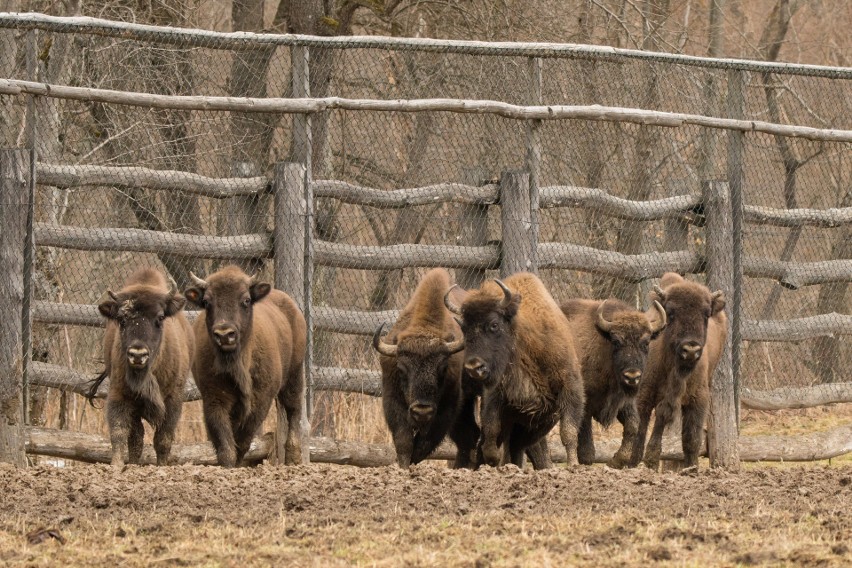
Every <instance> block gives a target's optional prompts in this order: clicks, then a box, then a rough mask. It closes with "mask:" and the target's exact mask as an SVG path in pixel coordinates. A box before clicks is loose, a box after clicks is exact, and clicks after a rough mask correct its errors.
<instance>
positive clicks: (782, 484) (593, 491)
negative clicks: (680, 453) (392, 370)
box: [0, 462, 852, 567]
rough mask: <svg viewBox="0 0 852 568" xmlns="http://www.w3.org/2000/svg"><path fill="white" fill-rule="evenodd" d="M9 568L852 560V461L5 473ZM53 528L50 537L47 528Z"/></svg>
mask: <svg viewBox="0 0 852 568" xmlns="http://www.w3.org/2000/svg"><path fill="white" fill-rule="evenodd" d="M0 488H2V494H0V564H2V565H12V566H16V565H21V566H23V565H27V566H29V565H60V564H61V565H87V566H95V565H101V566H107V565H108V566H115V565H125V566H142V565H146V566H148V565H155V566H168V565H193V566H195V565H211V566H219V565H223V566H255V565H260V566H263V565H270V564H276V565H280V566H289V565H296V566H328V565H352V564H356V565H368V566H371V565H376V566H398V565H404V566H435V565H452V566H476V567H480V566H548V565H556V564H557V563H559V564H568V565H588V566H619V565H636V564H649V563H650V564H658V563H662V564H670V565H688V566H691V565H694V566H699V565H701V566H704V565H708V564H715V565H757V564H770V565H779V564H780V565H787V564H789V565H800V566H801V565H814V566H816V565H819V566H829V565H844V564H845V565H850V564H852V515H850V510H852V465H850V464H849V463H848V462H845V463H842V464H839V465H838V464H835V465H832V466H826V465H819V466H813V465H811V466H795V467H769V466H766V467H761V466H758V467H752V468H749V469H748V470H746V471H744V472H742V473H739V474H726V473H722V472H716V471H709V470H707V469H706V467H705V468H704V469H703V470H702V471H700V472H699V473H698V474H695V475H680V474H676V473H654V472H651V471H649V470H647V469H644V468H641V469H637V470H627V471H615V470H610V469H608V468H604V467H591V468H587V467H582V468H577V469H574V470H568V469H566V468H565V467H556V468H554V469H551V470H547V471H543V472H532V471H527V470H524V471H521V470H519V469H517V468H516V467H514V466H509V467H505V468H499V469H492V468H483V469H482V470H480V471H476V472H472V471H454V470H449V469H446V468H445V467H443V465H442V464H440V463H436V462H430V463H426V464H421V465H418V466H415V467H412V468H411V470H409V471H402V470H400V469H398V468H397V467H395V466H394V467H385V468H372V469H358V468H354V467H348V466H333V465H318V464H313V465H309V466H299V467H291V468H283V467H272V466H259V467H256V468H250V469H249V468H243V469H236V470H223V469H220V468H218V467H200V466H184V467H164V468H157V467H153V466H149V467H138V466H130V467H127V468H126V469H125V470H124V471H121V472H115V471H113V470H112V469H111V468H110V467H109V466H103V465H82V464H80V465H75V466H73V467H65V468H54V467H51V466H36V467H32V468H29V469H25V470H19V469H15V468H13V467H10V466H2V465H0ZM39 531H41V532H39Z"/></svg>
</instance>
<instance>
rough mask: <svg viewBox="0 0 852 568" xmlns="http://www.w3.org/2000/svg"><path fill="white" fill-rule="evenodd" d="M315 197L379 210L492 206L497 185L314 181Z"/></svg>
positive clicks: (495, 197)
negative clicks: (445, 205)
mask: <svg viewBox="0 0 852 568" xmlns="http://www.w3.org/2000/svg"><path fill="white" fill-rule="evenodd" d="M311 188H312V189H313V191H314V197H333V198H334V199H337V200H338V201H341V202H343V203H350V204H352V205H368V206H370V207H376V208H379V209H403V208H405V207H414V206H418V205H433V204H436V203H466V204H472V205H490V204H493V203H496V202H497V198H498V189H497V184H493V183H492V184H487V185H483V186H476V185H474V184H466V183H453V182H447V183H439V184H435V185H427V186H424V187H413V188H406V189H395V190H392V191H385V190H382V189H373V188H371V187H362V186H359V185H355V184H352V183H348V182H345V181H337V180H314V181H313V182H312V184H311Z"/></svg>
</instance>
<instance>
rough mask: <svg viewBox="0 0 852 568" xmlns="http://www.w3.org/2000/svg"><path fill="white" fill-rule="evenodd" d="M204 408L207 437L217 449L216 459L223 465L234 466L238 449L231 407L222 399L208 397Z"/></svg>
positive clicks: (204, 402)
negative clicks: (235, 441) (232, 424)
mask: <svg viewBox="0 0 852 568" xmlns="http://www.w3.org/2000/svg"><path fill="white" fill-rule="evenodd" d="M203 409H204V426H205V427H206V428H207V437H208V438H210V442H211V443H212V444H213V447H214V448H215V449H216V461H218V462H219V465H221V466H222V467H234V466H235V465H236V463H237V450H236V447H235V443H234V431H233V428H232V426H231V416H230V414H231V413H230V410H229V408H228V407H227V406H226V405H225V404H224V403H223V401H221V400H216V399H213V400H211V399H208V400H204V401H203Z"/></svg>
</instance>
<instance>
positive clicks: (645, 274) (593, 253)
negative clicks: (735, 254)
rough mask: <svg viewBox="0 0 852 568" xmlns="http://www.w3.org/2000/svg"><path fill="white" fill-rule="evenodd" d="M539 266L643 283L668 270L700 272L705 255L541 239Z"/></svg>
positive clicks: (683, 251)
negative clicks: (623, 250)
mask: <svg viewBox="0 0 852 568" xmlns="http://www.w3.org/2000/svg"><path fill="white" fill-rule="evenodd" d="M538 259H539V262H538V265H539V268H562V269H566V270H581V271H583V272H591V273H593V274H603V275H606V276H612V277H614V278H621V279H623V280H627V281H628V282H634V283H639V282H642V281H643V280H647V279H649V278H659V277H660V276H662V275H663V274H664V273H666V272H680V273H681V274H684V273H699V272H702V271H703V270H704V259H703V258H702V257H701V256H699V255H697V254H696V253H694V252H690V251H685V250H681V251H675V252H649V253H643V254H634V255H628V254H622V253H620V252H615V251H605V250H599V249H596V248H592V247H585V246H582V245H575V244H570V243H539V245H538Z"/></svg>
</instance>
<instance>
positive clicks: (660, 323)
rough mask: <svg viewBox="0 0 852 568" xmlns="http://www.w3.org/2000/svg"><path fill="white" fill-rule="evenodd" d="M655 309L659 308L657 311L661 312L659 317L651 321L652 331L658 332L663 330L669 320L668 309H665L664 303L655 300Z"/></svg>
mask: <svg viewBox="0 0 852 568" xmlns="http://www.w3.org/2000/svg"><path fill="white" fill-rule="evenodd" d="M654 309H655V310H657V313H658V314H660V317H659V319H657V320H654V321H653V322H651V333H657V332H658V331H662V330H663V328H664V327H666V324H667V323H668V322H669V320H668V318H667V317H666V310H664V309H663V305H662V304H661V303H660V302H658V301H657V300H654Z"/></svg>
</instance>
